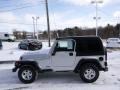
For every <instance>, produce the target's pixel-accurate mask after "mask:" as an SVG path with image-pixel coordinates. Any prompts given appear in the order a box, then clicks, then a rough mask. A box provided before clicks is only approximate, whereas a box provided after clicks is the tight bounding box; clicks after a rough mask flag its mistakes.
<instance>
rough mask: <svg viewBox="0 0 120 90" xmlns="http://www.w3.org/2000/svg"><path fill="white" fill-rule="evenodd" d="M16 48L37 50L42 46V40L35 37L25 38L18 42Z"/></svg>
mask: <svg viewBox="0 0 120 90" xmlns="http://www.w3.org/2000/svg"><path fill="white" fill-rule="evenodd" d="M18 48H19V49H23V50H39V49H41V48H42V42H40V41H39V40H35V39H25V40H23V41H21V42H20V43H19V45H18Z"/></svg>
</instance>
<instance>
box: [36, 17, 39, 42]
mask: <svg viewBox="0 0 120 90" xmlns="http://www.w3.org/2000/svg"><path fill="white" fill-rule="evenodd" d="M38 19H39V17H36V31H37V40H38V39H39V32H38V28H37V20H38Z"/></svg>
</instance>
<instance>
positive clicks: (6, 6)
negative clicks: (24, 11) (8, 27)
mask: <svg viewBox="0 0 120 90" xmlns="http://www.w3.org/2000/svg"><path fill="white" fill-rule="evenodd" d="M39 2H40V3H45V2H43V1H39ZM23 5H31V3H21V4H17V5H12V4H11V5H10V4H8V5H5V6H0V9H1V8H8V7H19V6H23Z"/></svg>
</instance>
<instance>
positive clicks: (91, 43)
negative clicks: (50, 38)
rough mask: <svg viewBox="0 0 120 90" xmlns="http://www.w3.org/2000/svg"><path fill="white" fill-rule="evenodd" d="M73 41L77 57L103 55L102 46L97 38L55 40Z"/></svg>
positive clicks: (78, 37)
mask: <svg viewBox="0 0 120 90" xmlns="http://www.w3.org/2000/svg"><path fill="white" fill-rule="evenodd" d="M65 39H73V40H75V41H76V52H77V56H79V55H82V56H83V55H104V46H103V43H102V40H101V38H100V37H97V36H73V37H72V36H71V37H63V38H57V40H65Z"/></svg>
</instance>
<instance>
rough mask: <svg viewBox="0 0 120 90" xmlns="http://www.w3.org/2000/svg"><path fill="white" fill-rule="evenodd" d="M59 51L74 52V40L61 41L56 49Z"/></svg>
mask: <svg viewBox="0 0 120 90" xmlns="http://www.w3.org/2000/svg"><path fill="white" fill-rule="evenodd" d="M56 50H57V51H74V41H73V40H59V41H58V43H57V47H56Z"/></svg>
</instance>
